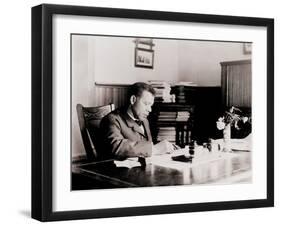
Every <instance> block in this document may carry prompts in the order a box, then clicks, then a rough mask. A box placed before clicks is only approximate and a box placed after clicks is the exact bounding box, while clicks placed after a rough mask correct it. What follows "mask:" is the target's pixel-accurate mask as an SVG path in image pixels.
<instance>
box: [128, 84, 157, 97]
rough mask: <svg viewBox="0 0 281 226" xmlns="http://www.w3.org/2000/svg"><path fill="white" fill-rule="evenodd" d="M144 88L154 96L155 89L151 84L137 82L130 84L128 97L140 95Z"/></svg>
mask: <svg viewBox="0 0 281 226" xmlns="http://www.w3.org/2000/svg"><path fill="white" fill-rule="evenodd" d="M144 90H146V91H148V92H150V93H151V94H152V95H153V96H155V90H154V89H153V87H152V86H151V85H149V84H146V83H144V82H136V83H134V84H133V85H131V86H130V88H129V91H128V97H129V98H130V97H131V96H133V95H135V96H137V97H140V96H141V95H142V93H143V91H144Z"/></svg>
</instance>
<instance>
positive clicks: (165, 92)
mask: <svg viewBox="0 0 281 226" xmlns="http://www.w3.org/2000/svg"><path fill="white" fill-rule="evenodd" d="M148 83H149V84H150V85H151V86H152V87H153V88H154V90H155V92H156V95H155V99H154V100H155V102H166V103H169V102H171V101H172V96H171V94H170V92H171V86H170V84H169V83H167V82H165V81H162V80H150V81H148Z"/></svg>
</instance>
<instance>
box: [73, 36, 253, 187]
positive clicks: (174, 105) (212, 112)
mask: <svg viewBox="0 0 281 226" xmlns="http://www.w3.org/2000/svg"><path fill="white" fill-rule="evenodd" d="M70 40H71V85H72V86H71V94H72V96H71V110H72V121H71V131H72V135H71V136H72V137H71V138H72V139H71V151H72V155H71V156H72V164H71V173H72V176H71V189H72V190H73V191H76V190H91V189H114V188H127V189H128V188H134V187H154V186H175V185H176V186H200V185H212V184H215V185H221V186H224V185H229V184H244V183H252V174H253V173H254V172H252V124H251V123H252V55H251V52H250V51H247V52H245V46H247V50H249V49H250V48H251V47H252V46H251V45H252V43H248V42H234V41H230V40H227V41H216V40H188V39H176V38H174V39H173V38H169V39H168V38H161V37H126V36H106V35H104V36H103V35H95V34H87V35H85V34H71V39H70ZM139 45H143V46H144V47H143V46H142V47H141V48H140V47H139Z"/></svg>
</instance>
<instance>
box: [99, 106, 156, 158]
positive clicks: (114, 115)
mask: <svg viewBox="0 0 281 226" xmlns="http://www.w3.org/2000/svg"><path fill="white" fill-rule="evenodd" d="M143 127H144V133H143V132H142V130H141V128H140V126H139V125H138V124H137V123H136V122H135V121H134V120H133V119H132V118H131V117H130V116H129V115H128V113H127V109H126V108H119V109H116V110H114V111H112V112H111V113H109V114H108V115H106V116H105V117H104V118H103V119H102V121H101V124H100V132H101V135H102V137H103V142H102V144H103V145H102V146H101V147H102V148H101V150H100V155H102V156H103V159H104V158H107V159H108V158H115V159H120V160H122V159H126V158H128V157H139V156H144V157H146V156H151V152H152V146H153V143H152V138H151V133H150V129H149V123H148V120H147V119H145V120H144V121H143Z"/></svg>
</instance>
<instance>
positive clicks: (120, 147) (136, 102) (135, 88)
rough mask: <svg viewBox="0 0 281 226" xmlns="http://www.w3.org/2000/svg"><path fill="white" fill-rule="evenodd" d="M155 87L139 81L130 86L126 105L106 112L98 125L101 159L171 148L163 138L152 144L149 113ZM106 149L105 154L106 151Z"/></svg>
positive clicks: (125, 156) (167, 150)
mask: <svg viewBox="0 0 281 226" xmlns="http://www.w3.org/2000/svg"><path fill="white" fill-rule="evenodd" d="M154 95H155V91H154V89H153V88H152V87H151V86H150V85H148V84H146V83H142V82H138V83H135V84H133V85H132V86H131V87H130V88H129V92H128V97H129V104H128V106H126V107H123V108H119V109H116V110H114V111H112V112H111V113H109V114H108V115H106V116H105V117H104V118H103V119H102V121H101V124H100V131H101V133H102V137H103V141H102V142H103V144H104V148H103V150H101V151H103V153H100V154H101V155H103V159H105V158H106V159H111V158H114V159H118V160H123V159H126V158H128V157H148V156H151V155H152V154H162V153H166V152H170V151H172V150H173V145H172V144H171V143H169V142H168V141H162V142H160V143H158V144H157V146H155V145H153V143H152V138H151V133H150V129H149V123H148V120H147V116H148V114H149V113H150V112H151V107H152V105H153V103H154ZM105 152H107V153H105Z"/></svg>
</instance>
